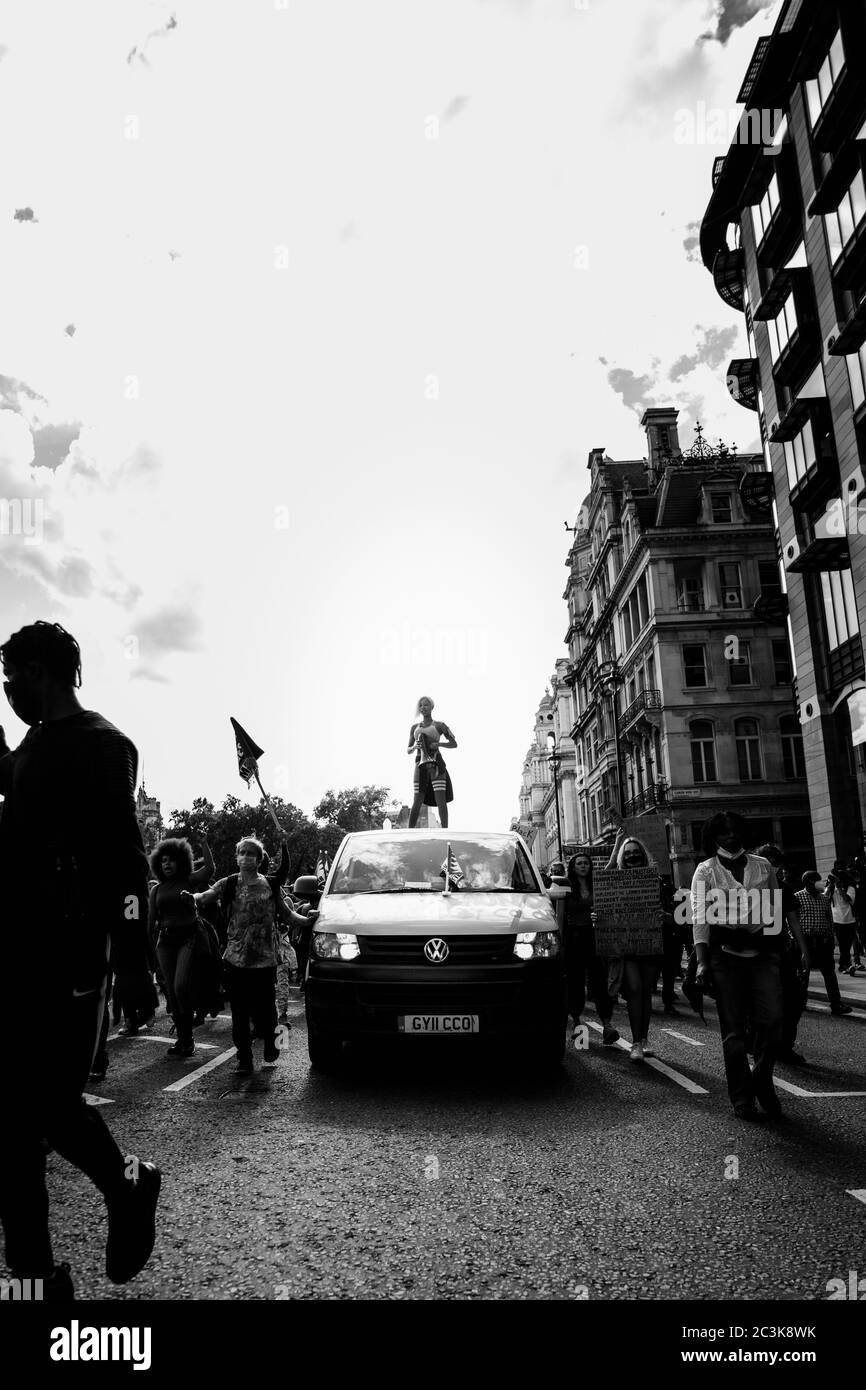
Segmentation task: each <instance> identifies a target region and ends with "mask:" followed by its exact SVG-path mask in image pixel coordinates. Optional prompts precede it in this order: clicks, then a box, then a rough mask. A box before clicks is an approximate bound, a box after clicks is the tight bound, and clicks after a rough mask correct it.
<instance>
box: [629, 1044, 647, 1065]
mask: <svg viewBox="0 0 866 1390" xmlns="http://www.w3.org/2000/svg"><path fill="white" fill-rule="evenodd" d="M628 1060H629V1061H630V1062H642V1061H643V1060H644V1051H643V1047H642V1045H641V1044H640V1043H639V1042H636V1043H632V1045H631V1052H630V1053H629V1054H628Z"/></svg>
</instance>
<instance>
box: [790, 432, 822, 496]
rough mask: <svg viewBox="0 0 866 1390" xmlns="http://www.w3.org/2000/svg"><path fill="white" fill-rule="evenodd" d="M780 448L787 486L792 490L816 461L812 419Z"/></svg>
mask: <svg viewBox="0 0 866 1390" xmlns="http://www.w3.org/2000/svg"><path fill="white" fill-rule="evenodd" d="M782 448H783V449H784V450H785V467H786V468H787V470H788V487H789V489H790V490H791V492H793V490H794V488H795V487H796V486H797V484H798V483H801V482H802V481H803V479H804V478H805V476H806V474H807V473H808V471H809V469H810V468H811V467H812V466H813V464H814V463H815V462H816V461H817V457H818V456H817V454H816V452H815V436H814V434H813V433H812V421H811V420H807V421H806V423H805V425H804V426H803V428H802V429H801V430H800V433H799V434H797V435H795V436H794V438H793V439H791V440H788V441H787V442H786V443H785V444H783V445H782Z"/></svg>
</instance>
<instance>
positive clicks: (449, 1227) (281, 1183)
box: [49, 990, 866, 1300]
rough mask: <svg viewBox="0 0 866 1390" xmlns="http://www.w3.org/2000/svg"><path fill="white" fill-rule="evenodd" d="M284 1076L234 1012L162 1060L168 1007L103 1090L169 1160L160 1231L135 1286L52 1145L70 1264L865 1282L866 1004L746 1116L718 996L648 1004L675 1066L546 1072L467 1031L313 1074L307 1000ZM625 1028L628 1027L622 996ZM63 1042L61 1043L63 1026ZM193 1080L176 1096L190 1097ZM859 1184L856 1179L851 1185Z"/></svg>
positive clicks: (171, 1285) (588, 1060)
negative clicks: (241, 1030)
mask: <svg viewBox="0 0 866 1390" xmlns="http://www.w3.org/2000/svg"><path fill="white" fill-rule="evenodd" d="M292 996H293V997H292V1005H291V1014H290V1017H291V1018H292V1023H293V1027H292V1031H291V1033H290V1034H289V1035H288V1042H287V1046H286V1047H285V1049H284V1051H283V1053H282V1055H281V1058H280V1062H279V1065H278V1067H277V1068H276V1069H275V1070H274V1071H272V1072H268V1071H262V1070H261V1069H260V1063H261V1044H260V1043H257V1044H256V1045H255V1046H256V1071H255V1073H254V1075H253V1076H252V1077H236V1076H234V1075H232V1071H231V1068H232V1061H233V1057H234V1052H233V1050H232V1048H231V1040H230V1036H229V1031H230V1024H229V1020H228V1018H227V1017H224V1016H221V1017H220V1018H218V1019H215V1020H213V1021H209V1022H208V1023H207V1024H206V1025H205V1026H204V1027H203V1028H200V1029H198V1030H197V1032H196V1037H197V1041H198V1042H199V1043H200V1044H206V1046H200V1048H199V1051H198V1053H197V1055H196V1056H195V1057H194V1058H192V1059H189V1060H185V1061H182V1060H174V1059H171V1058H169V1057H168V1056H167V1055H166V1054H167V1047H168V1044H169V1042H170V1041H171V1040H170V1039H169V1037H168V1032H167V1030H168V1021H167V1019H166V1018H165V1017H164V1015H162V1014H161V1015H159V1016H158V1017H157V1020H156V1022H155V1024H154V1025H153V1026H152V1028H151V1029H150V1030H149V1031H148V1032H146V1033H143V1034H142V1035H140V1036H139V1037H138V1038H135V1039H127V1038H124V1037H114V1038H113V1040H112V1041H111V1042H110V1044H109V1052H110V1056H111V1067H110V1070H109V1073H108V1076H107V1078H106V1080H105V1081H104V1082H102V1083H99V1084H93V1085H92V1086H91V1094H92V1095H93V1096H94V1097H98V1098H99V1100H100V1102H101V1103H103V1104H105V1113H106V1116H107V1118H108V1120H109V1122H110V1124H111V1126H112V1129H113V1131H114V1133H115V1134H116V1136H117V1138H118V1141H119V1142H120V1144H121V1146H122V1147H123V1148H124V1150H125V1151H128V1152H130V1153H137V1154H139V1155H140V1156H141V1157H142V1158H153V1159H155V1160H156V1161H157V1162H158V1163H159V1164H160V1166H161V1167H162V1169H163V1173H164V1179H163V1190H162V1199H161V1201H160V1207H159V1234H158V1243H157V1248H156V1251H155V1253H154V1256H153V1258H152V1260H151V1261H150V1263H149V1265H148V1266H147V1268H146V1270H145V1271H144V1272H143V1273H142V1274H141V1275H139V1276H138V1278H137V1279H135V1280H134V1281H133V1282H132V1283H131V1284H129V1285H127V1286H125V1287H123V1288H116V1287H115V1286H114V1285H111V1284H109V1283H108V1282H107V1280H106V1279H105V1276H104V1273H103V1271H102V1259H103V1244H104V1214H103V1206H102V1201H101V1198H100V1197H99V1196H98V1194H97V1193H96V1192H95V1191H94V1189H93V1188H92V1187H91V1186H90V1184H89V1183H88V1181H87V1180H86V1179H85V1178H83V1177H82V1176H81V1175H80V1174H79V1173H77V1172H76V1171H75V1170H73V1169H72V1168H70V1167H69V1166H68V1165H67V1164H66V1163H65V1162H64V1161H63V1160H62V1159H60V1158H59V1157H58V1156H57V1155H51V1157H50V1159H49V1187H50V1193H51V1200H52V1228H53V1232H54V1235H55V1255H56V1258H57V1259H58V1260H69V1261H70V1263H71V1265H72V1268H73V1275H74V1278H75V1281H76V1289H77V1293H78V1296H79V1297H81V1298H97V1299H109V1298H110V1299H127V1300H153V1299H268V1300H269V1299H286V1298H300V1299H323V1298H340V1299H353V1298H364V1299H432V1298H438V1299H443V1298H444V1299H485V1300H486V1299H505V1298H508V1299H583V1298H588V1299H597V1300H619V1299H668V1300H670V1299H731V1300H734V1299H738V1300H739V1299H764V1298H790V1299H826V1298H827V1297H828V1293H827V1285H828V1282H829V1281H830V1280H832V1279H834V1278H843V1279H847V1277H848V1271H849V1270H852V1269H853V1270H858V1271H860V1272H861V1273H862V1274H866V1125H864V1117H866V1013H863V1012H861V1013H859V1014H854V1015H852V1016H849V1017H846V1018H833V1017H831V1016H830V1015H829V1014H827V1013H825V1012H817V1011H815V1009H814V1006H811V1007H810V1011H809V1012H808V1013H807V1014H806V1015H805V1016H804V1019H803V1022H802V1025H801V1030H800V1039H799V1046H801V1047H802V1049H803V1051H804V1052H805V1054H806V1056H807V1057H808V1059H809V1060H810V1062H811V1063H812V1065H811V1066H810V1067H809V1068H808V1070H803V1069H799V1068H798V1069H794V1068H793V1067H785V1066H782V1067H780V1068H779V1069H778V1078H779V1094H780V1096H781V1099H782V1101H783V1104H784V1107H785V1118H784V1120H783V1121H781V1122H780V1123H778V1124H767V1123H765V1124H761V1125H754V1124H752V1125H749V1124H746V1123H744V1122H742V1121H739V1120H736V1119H735V1118H734V1117H733V1115H732V1112H731V1110H730V1107H729V1104H728V1100H727V1094H726V1091H725V1086H724V1078H723V1071H722V1057H721V1044H720V1039H719V1034H718V1025H717V1021H716V1016H715V1012H714V1010H713V1008H712V1005H710V1007H709V1010H708V1026H707V1027H706V1028H705V1027H703V1025H702V1024H701V1023H700V1021H699V1020H698V1019H697V1018H696V1017H695V1016H694V1015H692V1014H691V1013H690V1011H689V1010H688V1008H687V1006H686V1005H685V1004H684V1005H683V1006H682V1009H681V1013H680V1016H679V1017H678V1018H675V1019H671V1018H665V1017H663V1016H662V1015H654V1018H653V1027H652V1029H651V1041H652V1042H653V1043H654V1044H655V1046H656V1047H657V1049H658V1059H659V1061H658V1065H653V1064H650V1063H648V1064H647V1065H645V1066H643V1067H639V1066H636V1065H634V1064H632V1063H630V1062H629V1059H628V1053H627V1050H623V1049H621V1048H619V1047H618V1048H602V1046H601V1033H600V1030H599V1029H598V1027H597V1024H595V1016H594V1014H593V1013H592V1011H591V1010H590V1011H588V1012H587V1014H586V1016H585V1017H586V1021H587V1023H590V1024H591V1025H592V1026H590V1028H589V1031H588V1047H587V1049H586V1050H582V1051H576V1050H573V1049H572V1048H571V1047H570V1048H569V1050H568V1054H567V1057H566V1061H565V1065H564V1066H563V1067H562V1069H561V1072H560V1073H559V1074H558V1075H556V1076H554V1077H553V1078H552V1079H551V1078H548V1079H546V1080H536V1079H533V1077H532V1076H531V1075H528V1074H527V1073H526V1072H525V1070H523V1069H522V1068H521V1064H520V1058H519V1056H518V1055H515V1054H514V1053H513V1052H511V1053H507V1052H494V1053H490V1052H479V1051H478V1050H476V1049H475V1048H474V1047H473V1045H472V1044H473V1042H474V1041H475V1040H472V1039H468V1040H467V1039H464V1040H452V1039H425V1040H421V1039H413V1038H404V1039H399V1040H395V1045H394V1046H393V1047H388V1048H386V1049H384V1050H383V1049H373V1050H370V1049H356V1050H355V1051H354V1052H353V1053H352V1054H351V1056H349V1057H348V1061H347V1066H346V1069H345V1072H344V1074H342V1075H341V1076H340V1077H339V1078H337V1079H333V1078H330V1077H326V1076H321V1075H319V1074H317V1073H315V1072H312V1071H311V1070H310V1068H309V1065H308V1061H307V1054H306V1039H305V1031H304V1020H303V1005H302V1001H301V1000H300V998H299V996H298V994H297V991H295V990H293V991H292ZM615 1021H616V1022H617V1024H618V1026H619V1027H620V1028H621V1030H622V1032H623V1033H624V1034H625V1035H626V1036H627V1031H628V1030H627V1022H626V1021H625V1010H624V1008H623V1007H621V1006H620V1007H619V1008H618V1009H617V1012H616V1015H615ZM58 1046H62V1039H59V1040H58ZM173 1087H174V1089H172V1088H173ZM855 1194H859V1196H858V1195H855Z"/></svg>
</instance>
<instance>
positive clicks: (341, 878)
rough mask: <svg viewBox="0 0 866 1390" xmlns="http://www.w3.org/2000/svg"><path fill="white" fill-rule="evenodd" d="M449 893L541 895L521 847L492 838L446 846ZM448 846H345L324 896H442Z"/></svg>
mask: <svg viewBox="0 0 866 1390" xmlns="http://www.w3.org/2000/svg"><path fill="white" fill-rule="evenodd" d="M450 843H451V881H450V885H449V886H450V888H451V891H452V892H454V893H540V892H541V889H540V887H539V885H538V883H537V882H536V879H535V876H534V874H533V872H532V867H531V865H530V863H529V858H528V856H527V854H526V851H525V850H524V849H523V846H522V845H520V844H518V843H517V842H515V841H513V840H508V841H504V840H502V839H501V838H500V837H498V836H493V835H491V836H490V837H489V839H488V838H487V837H482V836H472V837H467V836H459V835H455V837H454V839H453V840H451V842H450ZM447 848H448V842H447V841H445V840H438V839H437V840H428V839H426V838H425V837H424V836H423V835H419V836H417V837H416V836H413V837H412V838H411V839H410V838H408V837H404V838H401V839H399V840H396V839H389V838H388V836H387V834H383V835H382V837H381V838H379V837H377V838H376V839H375V840H374V839H365V840H360V841H357V842H355V843H351V844H349V845H347V846H346V848H345V850H344V851H343V853H342V854H341V855H340V859H339V862H338V863H337V865H336V868H335V872H334V879H333V882H332V884H331V887H330V889H329V890H328V891H329V893H412V892H422V893H423V892H426V893H441V892H442V891H443V889H444V888H445V859H446V852H447Z"/></svg>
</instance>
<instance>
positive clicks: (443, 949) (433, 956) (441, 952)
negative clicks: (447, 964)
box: [424, 936, 448, 965]
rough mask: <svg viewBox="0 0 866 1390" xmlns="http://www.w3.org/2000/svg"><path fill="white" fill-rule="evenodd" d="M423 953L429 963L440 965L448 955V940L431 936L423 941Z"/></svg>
mask: <svg viewBox="0 0 866 1390" xmlns="http://www.w3.org/2000/svg"><path fill="white" fill-rule="evenodd" d="M424 954H425V956H426V957H427V959H428V960H429V961H430V963H431V965H441V964H442V962H443V960H446V959H447V957H448V942H447V941H443V940H442V938H441V936H434V937H431V939H430V940H429V941H425V942H424Z"/></svg>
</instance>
